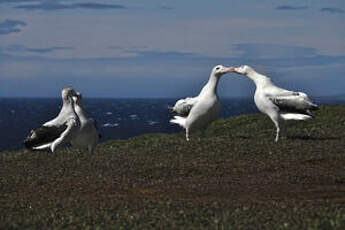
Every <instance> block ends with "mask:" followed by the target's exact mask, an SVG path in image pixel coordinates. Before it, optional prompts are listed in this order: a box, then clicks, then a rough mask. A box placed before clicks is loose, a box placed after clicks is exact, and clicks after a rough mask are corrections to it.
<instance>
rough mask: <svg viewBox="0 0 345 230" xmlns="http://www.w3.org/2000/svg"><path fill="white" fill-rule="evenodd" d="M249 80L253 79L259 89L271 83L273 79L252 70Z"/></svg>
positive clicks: (249, 73) (248, 74) (248, 75)
mask: <svg viewBox="0 0 345 230" xmlns="http://www.w3.org/2000/svg"><path fill="white" fill-rule="evenodd" d="M246 76H247V77H248V78H250V79H252V80H253V82H254V83H255V85H256V86H257V87H259V86H263V85H265V84H267V83H271V79H270V78H269V77H266V76H265V75H263V74H260V73H258V72H256V71H254V70H250V71H249V72H248V73H247V75H246Z"/></svg>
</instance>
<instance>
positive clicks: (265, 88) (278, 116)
mask: <svg viewBox="0 0 345 230" xmlns="http://www.w3.org/2000/svg"><path fill="white" fill-rule="evenodd" d="M233 71H234V72H235V73H238V74H241V75H245V76H247V77H248V78H250V79H251V80H253V82H254V83H255V85H256V91H255V94H254V102H255V104H256V106H257V108H258V109H259V110H260V112H262V113H264V114H266V115H267V116H269V117H270V118H271V120H272V121H273V123H274V125H275V127H276V137H275V142H277V141H278V140H279V132H280V127H279V122H280V121H281V120H307V119H311V118H313V117H314V115H313V114H312V111H313V110H317V109H318V106H317V105H316V104H314V103H313V102H312V101H311V100H310V99H309V97H308V95H307V94H305V93H303V92H294V91H289V90H286V89H282V88H279V87H278V86H276V85H274V84H273V82H272V81H271V79H270V78H269V77H267V76H265V75H262V74H260V73H258V72H256V71H255V70H254V69H253V68H251V67H250V66H247V65H242V66H240V67H237V68H233Z"/></svg>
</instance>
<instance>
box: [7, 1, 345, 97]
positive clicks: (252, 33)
mask: <svg viewBox="0 0 345 230" xmlns="http://www.w3.org/2000/svg"><path fill="white" fill-rule="evenodd" d="M344 22H345V1H344V0H332V1H324V0H306V1H297V0H286V1H283V0H282V1H274V0H261V1H256V0H247V1H242V0H214V1H199V0H189V1H182V0H167V1H163V0H160V1H158V0H151V1H139V0H127V1H124V0H123V1H111V0H97V1H96V0H69V1H67V0H65V1H63V0H0V97H57V96H59V94H60V90H61V89H62V88H63V87H66V86H73V87H74V88H76V89H77V90H79V91H81V92H82V93H83V94H84V95H85V96H86V97H183V96H188V95H194V94H197V93H198V92H199V91H200V88H201V87H202V85H203V84H204V83H205V82H206V81H207V79H208V76H209V72H210V70H211V68H212V67H213V66H214V65H216V64H223V65H226V66H236V65H241V64H248V65H251V66H253V67H254V68H256V69H257V70H258V71H259V72H262V73H264V74H266V75H268V76H270V77H271V78H272V79H273V81H274V82H276V83H278V84H279V85H280V86H282V87H285V88H288V89H291V90H299V91H305V92H307V93H308V94H309V95H315V96H319V95H335V94H344V92H345V39H344V38H345V23H344ZM219 86H220V87H219V94H220V96H221V97H246V96H250V95H252V94H253V90H254V85H253V83H252V82H251V81H250V80H249V79H246V78H244V77H240V76H238V75H236V74H228V75H226V76H224V77H223V78H222V79H221V82H220V85H219Z"/></svg>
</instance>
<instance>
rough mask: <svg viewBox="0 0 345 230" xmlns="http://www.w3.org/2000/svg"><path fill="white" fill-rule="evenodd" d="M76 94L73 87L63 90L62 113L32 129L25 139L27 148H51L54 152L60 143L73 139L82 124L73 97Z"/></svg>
mask: <svg viewBox="0 0 345 230" xmlns="http://www.w3.org/2000/svg"><path fill="white" fill-rule="evenodd" d="M75 95H76V92H75V90H74V89H73V88H70V87H69V88H64V89H63V90H62V92H61V97H62V103H63V104H62V108H61V111H60V113H59V114H58V116H57V117H56V118H54V119H52V120H50V121H48V122H46V123H44V124H43V125H42V126H40V127H37V128H34V129H32V130H31V131H30V133H29V135H28V136H27V138H26V139H25V140H24V145H25V147H26V148H28V149H30V150H44V149H50V150H51V152H53V153H54V152H55V150H56V148H57V147H58V146H59V145H61V144H63V143H66V142H68V141H70V140H71V138H72V137H73V136H74V134H75V133H76V131H77V130H78V128H79V126H80V121H79V118H78V116H77V114H76V112H75V110H74V101H73V98H72V97H73V96H75Z"/></svg>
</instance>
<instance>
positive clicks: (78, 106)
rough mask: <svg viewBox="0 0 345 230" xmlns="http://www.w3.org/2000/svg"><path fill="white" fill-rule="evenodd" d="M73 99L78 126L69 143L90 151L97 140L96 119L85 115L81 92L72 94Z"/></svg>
mask: <svg viewBox="0 0 345 230" xmlns="http://www.w3.org/2000/svg"><path fill="white" fill-rule="evenodd" d="M73 100H74V103H75V105H74V109H75V112H76V114H77V115H78V117H79V120H80V128H79V130H77V132H76V134H75V135H74V136H73V138H72V140H71V143H72V145H73V146H75V147H77V148H80V149H87V150H88V151H89V152H90V153H92V152H93V150H94V149H95V147H96V145H97V144H98V141H99V134H98V131H97V123H96V120H94V119H92V118H88V117H87V116H86V113H85V111H84V109H83V100H82V95H81V93H77V95H76V96H73Z"/></svg>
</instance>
